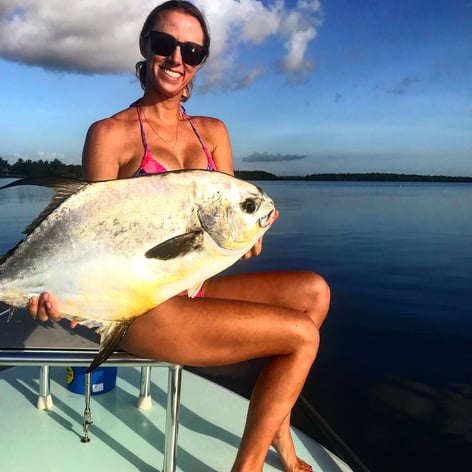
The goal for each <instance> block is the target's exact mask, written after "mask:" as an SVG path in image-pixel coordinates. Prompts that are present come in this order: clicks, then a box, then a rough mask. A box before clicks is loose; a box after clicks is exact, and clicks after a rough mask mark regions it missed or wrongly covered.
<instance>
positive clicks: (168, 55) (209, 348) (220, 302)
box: [29, 1, 330, 472]
mask: <svg viewBox="0 0 472 472" xmlns="http://www.w3.org/2000/svg"><path fill="white" fill-rule="evenodd" d="M139 45H140V50H141V53H142V55H143V57H144V58H145V61H143V62H141V63H138V64H137V73H138V76H139V77H140V80H141V84H142V86H143V89H144V95H143V97H142V98H141V99H140V100H138V101H137V102H136V103H135V104H133V105H131V106H130V107H129V108H127V109H125V110H123V111H120V112H119V113H117V114H116V115H114V116H112V117H110V118H107V119H104V120H102V121H99V122H96V123H94V124H93V125H92V126H91V127H90V129H89V131H88V134H87V138H86V141H85V146H84V151H83V171H84V177H85V178H86V179H88V180H91V181H96V180H106V179H117V178H125V177H132V176H137V175H142V174H145V173H155V172H162V171H166V170H168V171H172V170H177V169H217V170H218V171H222V172H226V173H231V174H232V173H233V168H232V157H231V146H230V141H229V137H228V132H227V130H226V127H225V125H224V124H223V123H222V122H221V121H219V120H217V119H214V118H208V117H200V116H199V117H193V118H192V119H190V117H189V116H187V114H186V113H185V111H184V110H183V108H182V107H181V101H184V100H186V99H187V98H188V96H189V93H190V90H191V85H192V79H193V77H194V75H195V72H196V71H197V70H198V68H199V66H201V65H202V64H203V63H204V62H205V60H206V59H207V57H208V53H209V45H210V37H209V34H208V29H207V26H206V23H205V20H204V18H203V16H202V14H201V13H200V11H199V10H198V9H197V8H196V7H195V6H193V5H192V4H190V3H189V2H185V1H170V2H166V3H164V4H163V5H160V6H158V7H157V8H155V9H154V10H153V11H152V12H151V13H150V15H149V16H148V18H147V19H146V21H145V23H144V26H143V29H142V32H141V35H140V40H139ZM163 204H164V203H163ZM261 246H262V241H259V242H258V244H257V245H256V246H255V247H254V248H253V249H252V251H251V252H250V253H248V254H246V256H245V257H246V258H249V257H251V256H253V255H258V254H259V253H260V252H261ZM329 299H330V294H329V288H328V286H327V285H326V283H325V281H324V280H323V279H322V278H321V277H320V276H318V275H316V274H313V273H306V272H276V273H254V274H244V275H233V276H225V277H215V278H213V279H211V280H208V281H206V282H205V284H204V285H203V287H202V291H201V293H200V297H197V298H195V299H190V298H188V297H187V296H176V297H174V298H172V299H170V300H168V301H166V302H165V303H163V304H161V305H159V306H158V307H156V308H154V309H153V310H151V311H150V312H149V313H147V314H145V315H143V316H141V317H139V318H138V319H137V320H136V321H134V322H133V323H132V325H131V326H130V328H129V329H128V332H127V333H126V335H125V336H124V338H123V340H122V343H121V346H122V347H123V348H124V349H126V350H127V351H129V352H132V353H134V354H137V355H140V356H143V357H150V358H155V359H159V360H162V361H167V362H173V363H177V364H182V365H188V366H216V365H224V364H233V363H237V362H241V361H245V360H248V359H254V358H260V357H267V358H268V361H267V363H266V364H265V366H264V368H263V369H262V371H261V373H260V375H259V378H258V380H257V382H256V385H255V387H254V390H253V392H252V395H251V399H250V404H249V409H248V415H247V421H246V427H245V430H244V433H243V436H242V441H241V445H240V448H239V451H238V454H237V457H236V459H235V462H234V465H233V468H232V471H233V472H243V471H250V472H255V471H262V468H263V464H264V460H265V457H266V454H267V451H268V449H269V447H270V445H271V444H272V445H273V446H274V447H275V449H276V450H277V451H278V453H279V455H280V458H281V460H282V463H283V466H284V468H285V470H286V471H291V472H292V471H306V470H308V471H309V470H312V468H311V467H310V466H309V465H308V464H306V463H305V462H304V461H302V460H301V459H299V458H298V457H297V456H296V454H295V450H294V446H293V442H292V438H291V434H290V411H291V409H292V407H293V405H294V403H295V401H296V399H297V397H298V395H299V394H300V392H301V389H302V387H303V384H304V382H305V380H306V377H307V375H308V373H309V370H310V368H311V366H312V363H313V361H314V359H315V357H316V353H317V350H318V344H319V328H320V326H321V324H322V323H323V320H324V319H325V317H326V314H327V311H328V308H329ZM29 311H30V313H31V314H32V316H34V317H37V318H38V319H39V320H41V321H44V320H46V319H48V317H50V318H53V319H56V320H57V319H59V318H60V315H59V313H58V312H57V311H56V310H55V308H54V299H53V298H52V296H51V295H50V294H48V293H45V294H42V295H41V297H39V299H38V298H37V297H34V298H32V299H31V300H30V304H29Z"/></svg>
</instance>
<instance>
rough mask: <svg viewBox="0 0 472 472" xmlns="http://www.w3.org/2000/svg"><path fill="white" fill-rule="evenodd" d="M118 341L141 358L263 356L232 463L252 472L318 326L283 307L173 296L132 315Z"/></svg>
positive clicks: (286, 405) (302, 371) (205, 360)
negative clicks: (131, 319) (145, 312)
mask: <svg viewBox="0 0 472 472" xmlns="http://www.w3.org/2000/svg"><path fill="white" fill-rule="evenodd" d="M122 346H123V347H124V348H125V349H126V350H128V351H130V352H133V353H135V354H138V355H141V356H144V357H151V358H155V359H160V360H163V361H168V362H174V363H179V364H183V365H191V366H208V365H224V364H232V363H236V362H241V361H244V360H248V359H254V358H258V357H268V358H270V359H269V360H268V362H267V364H266V365H265V367H264V368H263V369H262V371H261V373H260V375H259V378H258V380H257V382H256V385H255V387H254V390H253V393H252V396H251V401H250V406H249V410H248V417H247V423H246V428H245V432H244V435H243V439H242V442H241V447H240V449H239V452H238V455H237V458H236V462H235V464H234V468H233V471H235V472H236V471H237V472H243V471H251V472H258V471H262V467H263V464H264V460H265V457H266V454H267V451H268V449H269V446H270V444H271V442H272V440H273V438H274V435H275V434H276V432H277V431H278V429H279V428H280V425H281V424H282V422H283V421H284V419H285V418H286V417H287V416H288V415H289V413H290V410H291V408H292V407H293V404H294V403H295V401H296V399H297V397H298V395H299V394H300V391H301V389H302V387H303V384H304V382H305V379H306V377H307V375H308V372H309V370H310V368H311V365H312V363H313V361H314V359H315V357H316V353H317V349H318V329H317V327H316V325H315V324H314V323H313V321H312V320H311V319H310V318H309V317H308V316H306V315H305V314H304V313H301V312H298V311H295V310H292V309H288V308H284V307H277V306H270V305H266V304H262V303H251V302H244V301H237V300H236V301H235V300H222V299H210V298H208V299H205V298H204V299H197V300H190V299H188V298H186V297H174V298H173V299H171V300H169V301H167V302H165V303H163V304H162V305H160V306H159V307H157V308H155V309H154V310H151V311H150V312H149V313H148V314H146V315H144V316H142V317H140V318H138V319H137V320H136V321H135V322H134V323H133V324H132V325H131V326H130V329H129V330H128V333H127V334H126V336H125V338H124V339H123V342H122ZM293 470H302V469H293Z"/></svg>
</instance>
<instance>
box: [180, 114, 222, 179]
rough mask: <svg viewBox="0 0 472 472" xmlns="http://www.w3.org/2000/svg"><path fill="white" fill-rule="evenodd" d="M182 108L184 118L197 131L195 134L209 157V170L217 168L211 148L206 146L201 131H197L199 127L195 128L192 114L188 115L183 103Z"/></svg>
mask: <svg viewBox="0 0 472 472" xmlns="http://www.w3.org/2000/svg"><path fill="white" fill-rule="evenodd" d="M180 109H181V111H182V116H183V118H184V119H186V120H187V121H188V122H189V123H190V126H191V127H192V129H193V132H194V133H195V135H196V136H197V138H198V141H199V142H200V144H201V146H202V149H203V152H204V153H205V155H206V157H207V161H208V170H216V165H215V161H214V160H213V157H212V155H211V152H210V150H209V149H208V148H207V147H206V145H205V143H204V142H203V139H202V137H201V136H200V133H199V132H198V131H197V128H195V125H194V124H193V122H192V120H191V118H190V116H188V115H187V112H186V111H185V108H184V106H183V105H180Z"/></svg>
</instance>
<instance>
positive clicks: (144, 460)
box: [0, 367, 351, 472]
mask: <svg viewBox="0 0 472 472" xmlns="http://www.w3.org/2000/svg"><path fill="white" fill-rule="evenodd" d="M152 371H153V372H152V388H151V393H152V397H153V405H152V408H151V409H149V410H141V409H139V408H137V407H136V399H137V395H138V393H139V392H138V388H139V381H140V371H139V368H133V367H122V368H119V369H118V379H117V384H116V387H115V388H114V389H113V390H111V391H109V392H107V393H104V394H102V395H94V396H93V397H92V404H91V411H92V420H93V422H94V425H93V426H92V427H91V428H90V432H89V435H90V438H91V441H90V442H89V443H88V444H83V443H82V442H81V441H80V440H81V438H82V421H83V411H84V397H83V395H78V394H75V393H72V392H70V391H69V390H68V389H67V388H66V369H65V368H64V367H52V368H51V392H52V395H53V401H54V407H53V409H52V410H38V409H37V408H36V399H37V392H38V377H39V369H38V368H37V367H15V368H11V369H7V370H4V371H2V372H0V392H1V397H2V407H1V409H0V422H1V437H2V444H3V447H2V454H1V455H0V469H1V470H2V471H4V472H10V471H11V472H22V471H29V470H47V471H48V472H55V471H61V472H63V471H64V470H67V471H68V472H73V471H83V470H99V468H100V470H113V471H114V472H119V471H132V470H136V471H140V472H145V471H156V470H162V461H163V451H164V422H165V405H166V387H167V370H166V369H160V368H153V369H152ZM246 409H247V400H245V399H244V398H242V397H240V396H238V395H236V394H235V393H233V392H230V391H228V390H226V389H224V388H222V387H220V386H217V385H215V384H213V383H212V382H209V381H208V380H205V379H202V378H201V377H198V376H196V375H195V374H192V373H189V372H185V371H184V373H183V377H182V396H181V407H180V426H179V437H178V444H179V446H178V452H177V470H180V471H185V472H224V471H229V470H230V468H231V464H232V461H233V459H234V457H235V455H236V451H237V447H238V444H239V441H240V435H241V432H242V430H243V427H244V419H245V414H246ZM294 439H295V442H296V448H297V451H298V454H299V456H300V457H302V458H303V459H304V460H306V461H308V462H310V463H311V464H312V465H313V467H314V470H316V471H333V472H334V471H349V470H351V469H349V468H348V467H347V466H346V465H345V464H344V463H343V462H342V461H340V460H339V459H338V458H336V457H335V456H333V455H331V454H330V453H329V452H328V451H326V450H325V449H324V448H322V447H321V446H320V445H318V444H317V443H315V442H314V441H313V440H311V439H310V438H308V437H307V436H306V435H304V434H303V433H301V432H299V431H294ZM280 470H283V469H282V468H281V464H280V461H279V459H278V457H277V455H276V453H275V452H274V451H270V452H269V454H268V456H267V460H266V466H265V468H264V471H280Z"/></svg>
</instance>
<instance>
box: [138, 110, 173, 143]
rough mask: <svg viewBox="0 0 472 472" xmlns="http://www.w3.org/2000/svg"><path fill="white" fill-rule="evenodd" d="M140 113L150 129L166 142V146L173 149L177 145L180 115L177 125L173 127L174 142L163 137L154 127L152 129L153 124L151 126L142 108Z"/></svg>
mask: <svg viewBox="0 0 472 472" xmlns="http://www.w3.org/2000/svg"><path fill="white" fill-rule="evenodd" d="M141 110H142V109H141ZM142 113H143V116H144V119H145V120H146V122H147V124H148V125H149V126H150V127H151V129H152V130H153V131H154V133H156V136H157V137H158V138H159V139H160V140H161V141H163V142H164V143H166V144H167V146H169V147H170V148H172V149H175V148H176V147H177V144H178V142H179V124H180V117H179V119H178V120H177V127H176V128H175V142H174V143H170V142H169V141H167V139H164V138H163V137H162V136H161V135H160V134H159V133H158V132H157V131H156V130H155V129H154V126H152V123H151V122H150V121H149V120H148V119H147V118H146V115H145V114H144V110H142Z"/></svg>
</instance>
